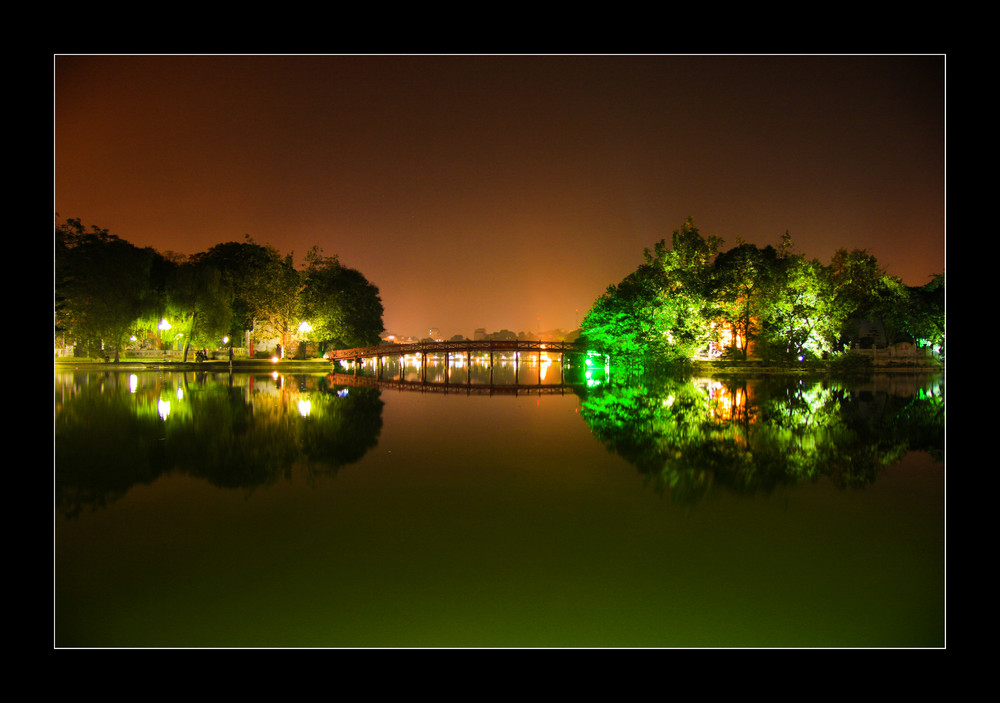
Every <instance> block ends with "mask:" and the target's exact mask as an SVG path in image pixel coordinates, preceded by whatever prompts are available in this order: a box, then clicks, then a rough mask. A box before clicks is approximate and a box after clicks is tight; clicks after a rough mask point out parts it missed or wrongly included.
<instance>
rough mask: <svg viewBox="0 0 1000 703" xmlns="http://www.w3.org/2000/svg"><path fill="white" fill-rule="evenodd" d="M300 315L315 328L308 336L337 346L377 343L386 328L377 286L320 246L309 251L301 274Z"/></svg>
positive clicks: (349, 346)
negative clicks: (326, 254) (325, 254)
mask: <svg viewBox="0 0 1000 703" xmlns="http://www.w3.org/2000/svg"><path fill="white" fill-rule="evenodd" d="M301 280H302V291H301V294H300V298H299V302H300V308H299V311H300V312H299V314H300V316H301V317H302V318H303V319H304V320H308V321H309V324H310V326H311V327H312V330H311V331H310V332H308V333H307V334H308V338H309V339H313V340H316V341H319V342H323V343H329V344H331V345H332V346H333V348H336V349H349V348H352V347H366V346H374V345H376V344H378V343H379V341H380V339H379V335H381V334H382V332H383V331H384V330H385V327H384V325H383V323H382V315H383V312H384V309H383V307H382V299H381V297H380V296H379V290H378V288H377V287H376V286H375V285H373V284H372V283H370V282H369V281H368V279H366V278H365V277H364V276H363V275H362V274H361V272H360V271H357V270H355V269H352V268H348V267H346V266H344V265H342V264H341V263H340V261H339V260H338V258H337V257H336V256H324V255H323V253H322V250H321V249H320V248H319V247H313V248H312V249H311V250H310V251H309V253H308V254H306V268H305V270H304V271H302V273H301Z"/></svg>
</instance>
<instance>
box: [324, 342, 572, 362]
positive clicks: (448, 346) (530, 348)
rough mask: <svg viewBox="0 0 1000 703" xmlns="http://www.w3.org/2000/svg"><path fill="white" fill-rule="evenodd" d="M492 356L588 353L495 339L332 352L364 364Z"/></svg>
mask: <svg viewBox="0 0 1000 703" xmlns="http://www.w3.org/2000/svg"><path fill="white" fill-rule="evenodd" d="M483 353H488V354H489V355H490V362H491V363H492V362H493V355H494V354H511V353H516V354H532V353H535V354H539V355H540V354H543V353H545V354H560V355H563V356H565V355H566V354H586V353H587V350H586V348H584V346H583V345H582V344H579V343H577V342H544V341H541V340H534V341H522V340H510V341H500V340H495V339H490V340H486V339H480V340H469V339H466V340H462V341H458V342H417V343H416V344H380V345H378V346H376V347H357V348H355V349H337V350H335V351H331V352H328V353H327V354H326V357H327V358H328V359H330V361H361V360H363V359H380V358H382V357H385V356H410V355H411V354H419V355H421V356H422V357H423V358H426V357H427V355H428V354H434V355H441V354H444V355H445V356H446V357H447V356H450V355H453V354H465V355H466V356H467V357H470V356H471V355H472V354H483Z"/></svg>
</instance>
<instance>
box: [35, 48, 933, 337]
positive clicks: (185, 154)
mask: <svg viewBox="0 0 1000 703" xmlns="http://www.w3.org/2000/svg"><path fill="white" fill-rule="evenodd" d="M944 81H945V58H944V57H943V56H756V55H751V56H166V55H151V56H129V55H116V56H91V55H88V56H78V55H60V56H55V57H54V98H55V104H54V146H55V170H54V207H55V211H56V212H57V213H58V215H59V217H60V218H61V219H65V218H67V217H74V218H80V219H82V220H83V222H84V224H86V225H98V226H100V227H103V228H107V229H108V230H110V232H111V233H113V234H116V235H118V236H120V237H122V238H124V239H126V240H128V241H129V242H132V243H133V244H136V245H138V246H152V247H155V248H156V249H158V250H160V251H177V252H182V253H185V254H193V253H197V252H200V251H204V250H206V249H208V248H209V247H211V246H213V245H215V244H218V243H221V242H226V241H242V240H243V236H244V234H249V235H251V236H252V237H253V238H254V240H255V241H257V242H258V243H261V244H270V245H272V246H274V247H276V248H277V249H278V250H279V251H280V252H281V253H283V254H285V253H289V252H294V254H295V260H296V263H297V264H301V263H302V262H303V260H304V256H305V254H306V252H307V251H308V250H309V248H310V247H311V246H313V245H318V246H320V247H322V249H323V253H324V254H326V255H334V254H336V255H338V256H339V257H340V259H341V261H342V262H343V263H344V264H345V265H346V266H349V267H352V268H356V269H358V270H360V271H361V272H362V273H363V274H364V275H365V277H367V278H368V279H369V280H370V281H371V282H372V283H374V284H375V285H377V286H378V287H379V289H380V291H381V294H382V301H383V304H384V306H385V324H386V327H387V328H388V329H389V330H390V331H393V332H396V333H398V334H413V335H421V334H425V333H426V330H427V329H429V328H430V327H438V328H440V330H441V332H442V334H444V335H446V336H451V335H453V334H456V333H458V334H465V335H469V336H471V335H472V332H473V330H474V328H476V327H486V328H487V329H490V330H499V329H502V328H507V329H513V330H535V331H538V330H547V329H552V328H554V327H561V328H564V329H573V328H575V327H577V326H578V325H579V322H580V320H581V319H582V317H583V316H584V315H585V314H586V312H587V310H588V309H589V307H590V306H591V304H592V303H593V302H594V300H595V299H596V298H597V296H599V295H600V294H601V293H602V292H603V291H604V290H605V288H606V287H607V286H608V285H609V284H612V283H617V282H619V281H620V280H621V279H622V278H623V277H624V276H625V275H627V274H628V273H630V272H632V271H633V270H635V268H636V266H637V265H638V264H639V263H641V261H642V250H643V248H644V247H652V246H653V245H654V244H655V243H656V242H657V241H658V240H660V239H661V238H666V239H667V241H668V242H669V240H670V234H671V232H672V231H673V230H675V229H679V228H680V227H681V225H682V224H683V223H684V221H685V219H686V218H687V217H689V216H690V217H692V218H693V219H694V223H695V225H696V226H697V227H698V228H699V229H700V230H701V232H702V233H703V234H704V235H706V236H707V235H717V236H720V237H722V239H723V240H724V242H725V243H724V249H729V248H731V247H733V246H736V244H737V239H742V240H744V241H746V242H750V243H754V244H758V245H760V246H764V245H767V244H774V245H776V244H777V243H778V242H779V240H780V237H781V235H782V234H783V233H784V232H785V230H789V231H790V232H791V235H792V239H793V241H794V243H795V249H796V251H798V252H801V253H804V254H806V255H807V256H809V257H817V258H819V259H821V260H822V261H823V262H824V263H828V262H829V259H830V257H831V256H832V255H833V253H834V251H835V250H836V249H838V248H841V247H843V248H848V249H853V248H866V249H868V250H869V251H870V252H871V253H873V254H874V255H875V256H876V257H877V259H878V261H879V263H881V264H882V265H883V266H885V267H886V268H887V269H888V271H889V272H890V273H892V274H895V275H897V276H900V277H901V278H902V279H903V280H904V282H905V283H907V284H909V285H922V284H924V283H927V282H928V281H929V280H930V276H931V274H934V273H940V272H943V270H944V243H945V223H944V184H945V144H944V141H945V139H944V137H945V134H944V119H945V101H944Z"/></svg>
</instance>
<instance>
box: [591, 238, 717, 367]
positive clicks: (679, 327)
mask: <svg viewBox="0 0 1000 703" xmlns="http://www.w3.org/2000/svg"><path fill="white" fill-rule="evenodd" d="M671 243H672V248H670V249H668V248H667V245H666V242H665V241H664V240H660V241H659V242H658V243H657V244H656V245H655V247H654V248H653V250H652V251H651V250H649V249H646V250H645V252H644V255H645V259H646V262H645V263H644V264H642V265H640V266H639V267H638V269H636V271H634V272H633V273H631V274H629V275H628V276H626V277H625V279H623V280H622V281H621V283H619V284H618V285H614V286H609V287H608V289H607V291H605V293H604V294H603V295H602V296H601V297H600V298H598V300H597V301H596V302H595V303H594V305H593V306H592V307H591V309H590V311H589V312H588V313H587V316H586V317H585V318H584V321H583V324H582V326H581V328H582V332H583V335H584V337H585V339H586V341H587V342H589V343H590V344H591V346H593V347H594V348H595V350H598V351H602V352H604V353H607V354H610V355H612V356H615V357H617V358H619V359H628V360H630V362H631V363H634V364H640V363H644V362H645V361H648V360H650V359H677V358H684V359H689V358H691V357H692V356H693V355H694V353H695V351H697V349H698V348H700V347H702V346H704V345H705V344H707V342H708V340H709V338H710V335H711V324H710V319H709V316H708V315H709V308H708V305H707V301H706V298H705V296H704V287H705V285H706V282H707V281H708V274H709V271H710V270H711V263H712V259H713V257H714V256H715V255H716V254H717V253H718V250H719V248H720V246H721V243H722V241H721V240H720V239H718V238H717V237H708V238H707V239H706V238H704V237H702V235H701V234H700V233H699V231H698V229H697V228H696V227H695V226H694V223H693V222H692V220H691V219H690V218H689V219H688V220H687V221H686V222H685V224H684V226H683V227H682V228H681V229H679V230H675V231H674V233H673V236H672V240H671Z"/></svg>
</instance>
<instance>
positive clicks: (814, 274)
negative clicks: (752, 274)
mask: <svg viewBox="0 0 1000 703" xmlns="http://www.w3.org/2000/svg"><path fill="white" fill-rule="evenodd" d="M776 264H777V265H776V267H775V270H774V276H773V278H772V279H771V290H770V295H769V297H768V299H767V300H766V301H765V304H764V305H763V306H762V314H763V319H762V322H761V330H760V334H759V341H760V348H761V349H762V352H763V353H764V355H765V356H766V357H768V358H779V359H780V358H797V357H799V356H801V355H803V354H806V353H808V352H812V353H816V354H822V353H824V352H830V351H833V350H834V348H835V345H836V342H837V340H838V339H839V337H840V328H841V325H842V322H843V321H842V320H841V319H839V317H838V316H837V315H836V314H835V312H836V308H835V306H834V304H833V301H834V292H835V290H834V284H833V279H832V277H831V274H830V269H829V268H828V267H826V266H823V264H822V263H820V262H819V260H818V259H806V258H805V257H804V256H801V255H798V254H794V253H793V252H792V246H791V237H790V235H789V233H788V232H786V233H785V234H784V235H783V237H782V244H781V246H780V247H779V249H778V259H777V262H776Z"/></svg>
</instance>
